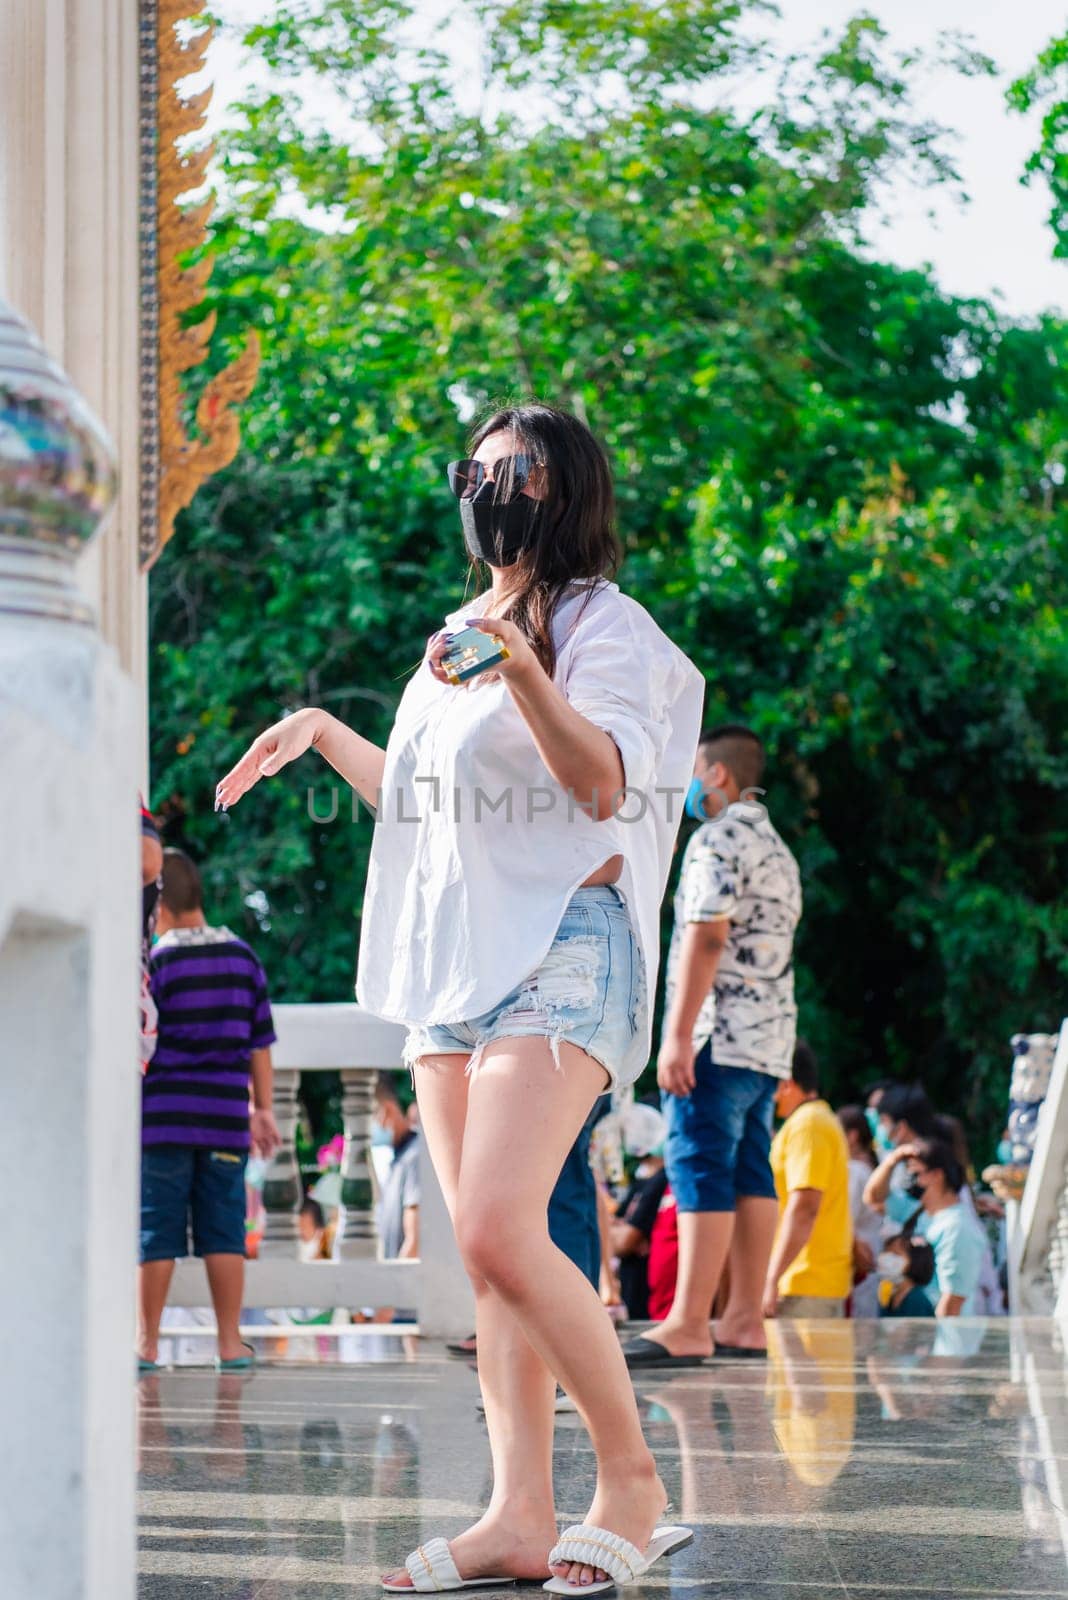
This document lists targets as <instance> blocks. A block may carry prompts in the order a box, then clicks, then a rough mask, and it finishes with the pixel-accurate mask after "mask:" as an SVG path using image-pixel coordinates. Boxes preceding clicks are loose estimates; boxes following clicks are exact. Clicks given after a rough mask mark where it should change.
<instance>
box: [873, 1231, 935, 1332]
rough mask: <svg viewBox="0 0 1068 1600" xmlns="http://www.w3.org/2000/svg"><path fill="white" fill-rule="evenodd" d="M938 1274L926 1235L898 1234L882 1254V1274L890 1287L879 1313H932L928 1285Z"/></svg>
mask: <svg viewBox="0 0 1068 1600" xmlns="http://www.w3.org/2000/svg"><path fill="white" fill-rule="evenodd" d="M934 1275H935V1258H934V1251H933V1250H932V1248H931V1246H930V1245H929V1244H928V1242H927V1240H926V1239H917V1238H914V1237H913V1235H912V1234H910V1233H899V1234H896V1235H895V1237H894V1238H893V1239H890V1240H888V1241H887V1245H886V1249H885V1250H884V1251H883V1252H882V1253H881V1255H880V1256H879V1278H880V1280H881V1281H882V1282H883V1283H885V1284H886V1285H887V1288H888V1289H889V1291H890V1294H889V1297H888V1299H887V1300H886V1303H885V1305H884V1306H883V1307H882V1309H881V1311H880V1313H879V1315H880V1316H883V1317H933V1316H934V1307H933V1306H932V1304H931V1302H930V1300H929V1299H928V1297H927V1294H926V1292H925V1291H926V1289H927V1285H928V1284H929V1283H930V1282H931V1280H932V1279H933V1278H934Z"/></svg>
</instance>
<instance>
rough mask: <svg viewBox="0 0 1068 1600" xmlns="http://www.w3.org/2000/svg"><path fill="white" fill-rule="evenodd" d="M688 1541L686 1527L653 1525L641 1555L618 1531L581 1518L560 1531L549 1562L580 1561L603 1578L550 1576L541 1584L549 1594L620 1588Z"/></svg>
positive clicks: (690, 1538) (639, 1576)
mask: <svg viewBox="0 0 1068 1600" xmlns="http://www.w3.org/2000/svg"><path fill="white" fill-rule="evenodd" d="M688 1544H693V1530H692V1529H690V1528H674V1527H670V1526H665V1527H661V1528H654V1529H653V1537H652V1538H651V1539H650V1540H649V1548H648V1549H647V1550H646V1552H645V1554H644V1555H642V1553H641V1551H640V1550H639V1549H638V1548H637V1546H636V1545H633V1544H631V1542H630V1540H629V1539H624V1537H623V1535H622V1534H621V1533H609V1532H608V1531H607V1530H606V1529H605V1528H594V1527H591V1526H590V1525H589V1523H585V1522H584V1523H581V1524H579V1525H577V1526H575V1527H574V1528H567V1529H566V1530H565V1531H564V1534H563V1536H562V1537H561V1539H560V1541H559V1543H558V1544H556V1545H554V1546H553V1548H552V1549H551V1550H550V1551H549V1565H550V1566H557V1565H558V1564H559V1563H560V1562H561V1561H580V1562H581V1563H582V1565H583V1566H584V1567H599V1568H600V1570H601V1571H602V1572H607V1573H608V1577H607V1579H604V1580H603V1581H601V1582H599V1583H568V1581H567V1579H566V1578H550V1579H549V1582H548V1583H546V1584H543V1585H542V1588H543V1589H545V1590H546V1591H547V1592H548V1593H549V1594H602V1593H603V1592H604V1591H605V1590H606V1589H615V1588H620V1589H622V1588H624V1587H625V1586H626V1585H627V1584H628V1583H637V1581H638V1579H639V1578H642V1577H644V1576H645V1574H646V1573H647V1572H648V1571H649V1568H650V1567H651V1566H652V1565H653V1564H654V1562H656V1561H659V1560H660V1559H661V1557H662V1556H670V1555H672V1554H674V1552H675V1551H676V1550H681V1549H682V1548H683V1546H684V1545H688Z"/></svg>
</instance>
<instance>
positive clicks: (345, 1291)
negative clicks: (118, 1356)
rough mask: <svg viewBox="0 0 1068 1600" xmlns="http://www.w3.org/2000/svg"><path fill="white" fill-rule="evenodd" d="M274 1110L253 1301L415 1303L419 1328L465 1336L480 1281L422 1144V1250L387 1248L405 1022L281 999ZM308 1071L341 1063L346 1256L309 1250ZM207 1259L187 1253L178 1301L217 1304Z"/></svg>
mask: <svg viewBox="0 0 1068 1600" xmlns="http://www.w3.org/2000/svg"><path fill="white" fill-rule="evenodd" d="M273 1010H274V1021H275V1031H276V1032H277V1034H278V1042H277V1044H276V1045H275V1046H274V1050H273V1057H274V1064H275V1117H276V1119H277V1121H278V1126H279V1132H280V1133H281V1135H282V1148H281V1149H280V1150H279V1152H278V1154H277V1155H276V1156H275V1158H274V1160H273V1161H272V1163H271V1166H270V1167H269V1169H268V1172H267V1176H266V1179H265V1182H264V1205H265V1208H266V1211H267V1223H266V1229H265V1234H264V1241H263V1244H262V1245H261V1247H260V1258H259V1259H258V1260H256V1261H250V1262H249V1263H248V1265H247V1268H246V1274H245V1304H246V1305H247V1306H271V1307H277V1306H340V1307H342V1308H345V1309H348V1310H355V1309H357V1308H359V1307H361V1306H412V1307H415V1309H416V1313H417V1317H418V1325H419V1331H420V1332H421V1333H422V1334H424V1335H429V1336H433V1337H438V1338H452V1337H458V1336H461V1335H463V1334H465V1333H469V1332H470V1331H471V1328H472V1327H473V1326H474V1320H473V1319H474V1305H473V1299H472V1295H471V1289H470V1285H469V1283H468V1280H467V1277H466V1274H465V1273H464V1271H463V1267H462V1265H461V1263H460V1257H459V1253H458V1251H457V1249H456V1241H455V1239H454V1237H453V1231H452V1224H451V1222H450V1220H449V1216H448V1212H447V1211H446V1209H445V1202H444V1199H443V1197H442V1193H441V1189H440V1187H439V1185H438V1182H437V1179H436V1177H435V1176H434V1171H433V1168H432V1166H431V1164H430V1161H429V1159H428V1157H427V1154H426V1146H425V1144H423V1145H422V1148H421V1168H420V1205H419V1245H420V1259H419V1260H418V1261H383V1260H380V1259H379V1253H378V1241H377V1238H376V1234H375V1223H374V1207H373V1204H372V1185H371V1174H370V1170H369V1162H368V1152H369V1146H370V1132H371V1128H370V1124H371V1111H372V1107H373V1104H374V1088H375V1080H376V1078H377V1076H378V1074H379V1072H381V1071H383V1070H392V1069H396V1068H397V1067H399V1066H400V1062H401V1052H402V1050H403V1047H404V1029H403V1028H402V1027H399V1026H397V1025H396V1024H394V1023H389V1022H382V1021H380V1020H379V1019H378V1018H377V1017H372V1016H369V1015H368V1014H367V1012H365V1011H363V1010H361V1008H360V1007H359V1006H357V1005H347V1004H324V1005H276V1006H275V1007H274V1008H273ZM305 1072H340V1074H341V1083H342V1102H341V1106H342V1117H343V1121H344V1127H345V1150H344V1156H343V1159H342V1168H341V1177H342V1187H341V1211H342V1215H341V1219H340V1224H341V1225H340V1233H341V1243H340V1248H339V1251H338V1255H339V1259H337V1260H335V1261H311V1262H304V1261H301V1260H299V1258H298V1253H297V1222H296V1219H297V1213H298V1211H299V1208H300V1174H299V1171H298V1168H297V1160H296V1148H295V1136H296V1125H297V1114H298V1113H297V1092H298V1088H299V1083H300V1077H301V1075H302V1074H303V1073H305ZM209 1303H210V1299H209V1295H208V1292H207V1281H206V1279H205V1275H204V1269H203V1266H202V1265H201V1263H200V1262H198V1261H193V1260H187V1261H181V1262H179V1263H178V1266H177V1268H176V1270H175V1274H174V1280H173V1285H172V1289H171V1295H170V1304H171V1305H180V1306H206V1305H208V1304H209Z"/></svg>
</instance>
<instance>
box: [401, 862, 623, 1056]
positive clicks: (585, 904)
mask: <svg viewBox="0 0 1068 1600" xmlns="http://www.w3.org/2000/svg"><path fill="white" fill-rule="evenodd" d="M645 998H646V990H645V963H644V960H643V958H642V951H641V945H640V944H639V943H638V938H637V935H636V933H635V932H634V929H633V927H632V926H631V920H630V913H629V911H628V909H627V902H626V900H625V899H624V897H623V895H622V894H621V893H620V891H619V890H618V889H617V888H616V887H615V885H614V884H597V885H594V886H593V887H592V888H586V889H576V891H575V893H574V894H573V895H572V896H571V899H570V900H569V901H568V903H567V906H566V908H565V910H564V914H563V917H562V918H561V921H560V926H559V927H558V928H557V930H556V937H555V938H554V940H553V942H552V945H551V946H550V948H549V952H548V954H547V955H546V956H545V959H544V960H543V961H542V963H541V965H540V966H539V967H538V968H537V969H536V970H535V971H534V972H532V973H531V974H530V976H529V977H528V978H525V979H524V980H523V982H522V983H521V984H519V985H518V987H517V988H515V989H513V990H512V991H511V992H510V993H509V994H506V995H505V996H504V998H503V1000H500V1001H499V1002H498V1003H497V1005H495V1006H492V1007H491V1008H490V1010H489V1011H484V1012H483V1013H482V1015H481V1016H479V1017H471V1018H470V1019H469V1020H468V1021H466V1022H450V1023H447V1024H445V1023H429V1024H425V1025H422V1026H419V1027H415V1028H412V1029H410V1031H409V1033H408V1041H407V1044H406V1046H405V1051H404V1064H405V1066H407V1067H411V1066H413V1065H414V1064H415V1062H416V1061H417V1060H418V1059H419V1058H420V1056H427V1055H446V1054H448V1055H459V1054H461V1053H462V1054H463V1055H470V1057H471V1060H470V1062H469V1063H468V1066H467V1071H468V1072H474V1071H476V1070H477V1068H478V1064H479V1061H480V1059H481V1055H482V1051H483V1050H484V1049H485V1047H486V1045H487V1044H489V1043H490V1041H491V1040H493V1039H516V1038H528V1037H530V1036H531V1035H537V1036H544V1037H545V1038H547V1039H548V1041H549V1048H550V1049H551V1051H552V1056H553V1061H554V1062H555V1064H556V1066H557V1067H559V1066H560V1044H561V1041H566V1042H567V1043H568V1044H574V1045H577V1046H578V1047H579V1049H580V1050H585V1051H586V1053H587V1055H591V1056H593V1058H594V1060H595V1061H599V1062H600V1063H601V1065H602V1066H603V1067H604V1069H605V1071H606V1072H607V1073H608V1076H609V1079H610V1085H611V1087H612V1088H616V1087H617V1086H618V1085H619V1082H620V1077H619V1068H620V1063H621V1062H622V1061H623V1059H624V1058H625V1056H626V1055H627V1053H628V1051H629V1050H630V1047H631V1043H632V1041H633V1039H634V1035H635V1033H636V1032H637V1029H638V1025H639V1022H640V1020H641V1015H642V1011H643V1009H644V1005H645ZM605 1087H606V1088H607V1087H608V1085H606V1086H605Z"/></svg>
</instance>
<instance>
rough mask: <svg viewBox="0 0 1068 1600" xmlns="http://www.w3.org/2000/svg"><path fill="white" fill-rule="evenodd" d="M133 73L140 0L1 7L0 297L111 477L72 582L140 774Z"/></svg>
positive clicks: (14, 2) (44, 0)
mask: <svg viewBox="0 0 1068 1600" xmlns="http://www.w3.org/2000/svg"><path fill="white" fill-rule="evenodd" d="M138 69H139V61H138V0H2V3H0V107H2V108H3V110H2V119H3V127H2V134H0V298H2V299H4V300H6V301H7V303H8V304H9V305H10V306H11V307H12V308H13V309H14V310H15V311H17V312H18V313H19V314H20V315H21V316H23V317H25V318H26V320H27V321H28V322H29V323H30V325H31V326H32V327H33V328H35V329H36V330H37V333H38V334H39V335H40V337H41V339H42V341H43V343H44V345H45V347H46V349H47V350H48V352H49V354H50V355H51V356H52V357H53V359H54V360H56V361H58V362H59V364H60V365H61V367H62V368H63V369H64V371H65V372H67V373H68V374H69V376H70V379H71V381H72V382H73V383H74V384H75V385H76V386H77V388H78V391H79V393H80V394H81V395H82V396H83V398H84V400H85V401H86V402H87V403H88V404H89V405H90V406H91V407H92V408H93V411H94V413H95V414H96V415H97V416H98V417H99V418H100V420H101V422H102V423H103V425H104V427H105V428H106V430H107V433H108V436H109V437H110V438H111V440H112V442H113V444H114V446H115V448H116V451H117V453H118V458H119V461H120V462H121V464H122V476H121V479H120V481H119V485H118V500H117V505H116V511H115V514H114V515H113V516H112V518H111V520H110V521H109V523H108V526H107V527H106V528H105V529H104V530H103V532H102V535H101V537H100V538H99V539H97V540H96V541H94V543H93V545H92V548H91V549H90V548H87V549H86V550H85V552H84V553H83V555H81V556H80V557H79V582H80V584H81V586H82V587H83V588H84V589H85V591H86V592H87V594H88V596H89V598H90V599H91V601H92V602H93V605H94V607H95V609H96V612H97V616H98V619H99V624H100V630H101V633H102V634H103V637H104V639H105V641H106V642H107V643H108V644H109V645H111V646H112V648H113V649H114V650H115V651H116V652H117V654H118V657H119V664H120V666H121V667H122V669H123V670H124V671H125V672H126V673H128V674H129V676H130V677H131V678H132V680H133V681H134V683H135V684H136V685H137V686H138V688H139V691H140V693H141V696H142V705H141V708H140V710H139V723H140V726H139V729H138V740H139V750H138V754H139V756H140V758H141V765H142V766H143V762H144V755H143V745H144V737H145V736H144V706H143V694H144V685H145V680H146V671H145V666H146V663H145V580H144V578H143V577H142V576H141V574H140V572H139V568H138V535H139V529H138V521H139V506H138V502H139V483H138V477H139V474H138V456H139V449H140V417H139V392H140V383H139V362H140V351H139V320H140V307H139V280H140V274H139V263H138V227H139V215H138V210H139V208H138V182H139V164H140V110H139V96H138ZM138 777H139V779H140V778H142V777H143V773H142V772H140V771H139V772H138Z"/></svg>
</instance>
